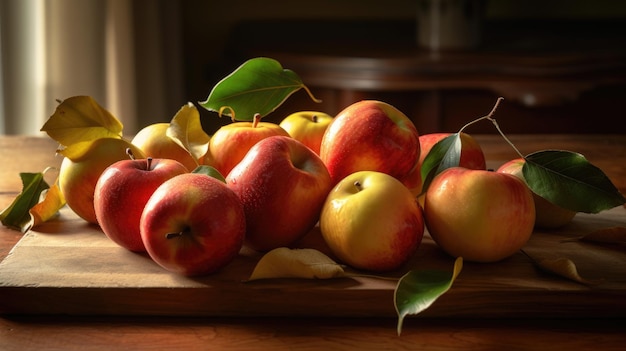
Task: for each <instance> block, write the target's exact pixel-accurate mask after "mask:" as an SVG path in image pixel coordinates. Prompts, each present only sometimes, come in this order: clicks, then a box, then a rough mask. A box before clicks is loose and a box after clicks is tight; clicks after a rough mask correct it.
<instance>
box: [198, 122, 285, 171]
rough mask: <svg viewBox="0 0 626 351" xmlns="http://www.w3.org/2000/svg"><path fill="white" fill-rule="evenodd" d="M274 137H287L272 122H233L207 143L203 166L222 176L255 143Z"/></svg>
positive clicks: (223, 127)
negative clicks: (214, 170)
mask: <svg viewBox="0 0 626 351" xmlns="http://www.w3.org/2000/svg"><path fill="white" fill-rule="evenodd" d="M274 135H282V136H289V134H288V133H287V132H286V131H285V130H284V129H283V128H282V127H280V126H279V125H278V124H276V123H272V122H260V121H259V120H258V119H257V120H255V121H254V122H233V123H230V124H227V125H225V126H222V127H220V128H219V129H218V130H217V131H215V133H214V134H213V136H212V137H211V140H210V142H209V150H208V152H207V154H206V155H205V157H204V164H207V165H210V166H212V167H214V168H215V169H217V170H218V171H219V172H220V173H221V174H222V175H223V176H226V175H228V173H229V172H230V171H231V170H232V169H233V167H235V165H236V164H238V163H239V162H240V161H241V160H242V159H243V158H244V156H245V155H246V153H248V151H249V150H250V148H251V147H252V146H254V144H256V143H257V142H259V141H261V140H263V139H265V138H267V137H270V136H274Z"/></svg>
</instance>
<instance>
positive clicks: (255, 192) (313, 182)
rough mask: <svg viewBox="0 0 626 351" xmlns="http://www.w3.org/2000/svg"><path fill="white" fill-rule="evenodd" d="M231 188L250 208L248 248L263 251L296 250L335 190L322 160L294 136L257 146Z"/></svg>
mask: <svg viewBox="0 0 626 351" xmlns="http://www.w3.org/2000/svg"><path fill="white" fill-rule="evenodd" d="M226 184H227V185H228V187H229V188H230V189H232V190H233V191H234V192H235V194H237V196H238V197H239V199H240V200H241V202H242V203H243V207H244V209H245V213H246V228H247V233H246V245H247V246H249V247H250V248H252V249H255V250H258V251H269V250H272V249H275V248H278V247H283V246H290V245H291V244H293V243H294V242H296V241H297V240H298V239H300V238H301V237H302V236H304V235H305V234H307V233H308V232H309V231H310V230H311V229H312V228H313V227H314V226H315V224H316V223H317V221H318V220H319V215H320V211H321V209H322V205H323V203H324V200H325V199H326V195H327V194H328V192H329V191H330V189H331V187H332V183H331V179H330V175H329V174H328V170H327V169H326V166H325V165H324V163H323V162H322V160H321V159H320V158H319V156H318V155H317V154H315V152H313V150H311V149H309V148H308V147H307V146H305V145H304V144H302V143H301V142H299V141H297V140H295V139H293V138H291V137H288V136H271V137H268V138H265V139H263V140H261V141H259V142H258V143H257V144H255V145H254V146H253V147H252V148H251V149H250V151H249V152H248V153H247V154H246V156H245V157H244V158H243V160H241V162H240V163H238V164H237V165H236V166H235V167H234V168H233V169H232V171H231V172H230V173H229V174H228V176H227V177H226Z"/></svg>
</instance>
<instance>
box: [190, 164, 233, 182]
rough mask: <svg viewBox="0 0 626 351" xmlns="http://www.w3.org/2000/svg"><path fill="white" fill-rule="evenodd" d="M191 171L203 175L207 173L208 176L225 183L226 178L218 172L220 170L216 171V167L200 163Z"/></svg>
mask: <svg viewBox="0 0 626 351" xmlns="http://www.w3.org/2000/svg"><path fill="white" fill-rule="evenodd" d="M191 173H199V174H205V175H208V176H209V177H213V178H215V179H217V180H219V181H221V182H223V183H226V179H225V178H224V176H223V175H222V173H220V171H218V170H217V169H216V168H214V167H212V166H207V165H200V166H198V167H196V169H194V170H193V171H192V172H191Z"/></svg>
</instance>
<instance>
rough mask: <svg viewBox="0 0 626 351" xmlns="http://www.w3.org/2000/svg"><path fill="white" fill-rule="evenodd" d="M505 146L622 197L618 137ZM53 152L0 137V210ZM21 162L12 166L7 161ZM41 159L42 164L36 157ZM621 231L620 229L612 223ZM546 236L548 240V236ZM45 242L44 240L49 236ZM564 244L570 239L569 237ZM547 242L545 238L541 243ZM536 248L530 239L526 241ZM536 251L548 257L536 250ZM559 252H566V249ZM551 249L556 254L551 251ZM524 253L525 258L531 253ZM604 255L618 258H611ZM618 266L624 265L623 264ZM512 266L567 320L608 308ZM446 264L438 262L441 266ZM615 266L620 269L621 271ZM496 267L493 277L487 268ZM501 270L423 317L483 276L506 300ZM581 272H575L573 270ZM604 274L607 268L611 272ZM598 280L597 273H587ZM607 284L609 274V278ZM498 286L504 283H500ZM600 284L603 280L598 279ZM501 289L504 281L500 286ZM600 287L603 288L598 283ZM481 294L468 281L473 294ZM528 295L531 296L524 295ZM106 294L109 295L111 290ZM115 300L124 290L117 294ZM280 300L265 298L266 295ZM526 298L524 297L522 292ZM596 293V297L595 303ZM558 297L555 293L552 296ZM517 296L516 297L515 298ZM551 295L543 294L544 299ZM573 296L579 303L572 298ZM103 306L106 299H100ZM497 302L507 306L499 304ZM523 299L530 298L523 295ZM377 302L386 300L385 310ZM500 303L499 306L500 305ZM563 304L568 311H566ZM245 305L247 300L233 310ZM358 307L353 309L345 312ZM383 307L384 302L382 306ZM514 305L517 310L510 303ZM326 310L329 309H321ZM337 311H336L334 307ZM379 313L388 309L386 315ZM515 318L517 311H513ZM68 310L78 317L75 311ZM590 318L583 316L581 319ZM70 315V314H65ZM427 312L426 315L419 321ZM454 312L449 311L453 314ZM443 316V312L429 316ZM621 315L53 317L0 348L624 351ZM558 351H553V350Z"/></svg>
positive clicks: (508, 152) (1, 246)
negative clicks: (581, 164) (600, 176)
mask: <svg viewBox="0 0 626 351" xmlns="http://www.w3.org/2000/svg"><path fill="white" fill-rule="evenodd" d="M476 137H477V138H478V139H479V141H480V143H481V145H482V146H483V149H484V151H485V154H486V156H487V159H488V162H489V163H490V165H491V166H492V167H495V166H497V165H499V164H500V163H502V162H504V161H505V160H507V159H509V158H511V157H515V156H516V154H515V152H514V151H513V150H512V149H511V148H510V146H509V145H507V144H506V143H504V142H503V140H502V139H501V138H500V137H499V136H493V135H492V136H482V135H480V136H476ZM509 137H510V138H511V140H512V141H513V142H514V143H515V144H516V145H517V146H518V147H519V148H520V149H521V150H522V152H524V153H528V152H532V151H536V150H539V149H542V148H562V149H569V150H574V151H579V152H582V153H583V154H585V155H586V156H587V157H588V159H590V160H591V161H592V162H594V163H596V164H597V165H598V166H599V167H600V168H602V169H603V170H604V171H605V172H606V173H607V174H608V175H609V177H610V178H611V179H612V180H613V181H614V182H615V184H616V185H617V186H618V188H619V189H621V190H622V191H623V192H624V190H625V189H626V167H624V165H625V164H626V136H624V135H585V136H579V135H548V136H546V135H534V136H533V135H511V136H509ZM55 148H56V145H55V143H54V142H53V141H51V140H49V139H47V138H37V137H24V136H20V137H7V136H1V137H0V204H1V205H2V208H4V206H5V205H6V204H8V203H10V201H11V200H12V198H13V197H14V196H15V195H16V194H17V193H18V192H19V189H20V187H21V185H20V181H19V177H18V175H17V172H22V171H27V170H30V171H34V172H37V171H40V170H41V169H42V167H45V166H48V165H49V164H50V163H51V162H50V161H59V159H58V158H56V157H54V156H53V155H52V156H51V154H50V150H54V149H55ZM18 149H19V150H20V152H19V154H20V155H29V157H23V158H19V157H16V156H15V154H16V152H17V150H18ZM42 155H43V156H42ZM620 220H621V221H623V219H620ZM547 234H549V233H547ZM48 235H52V234H48ZM569 235H571V234H569ZM547 237H548V238H549V236H547ZM20 238H22V235H21V234H20V233H18V232H15V231H11V230H8V229H6V228H4V227H0V259H4V258H5V256H6V255H7V254H8V252H9V250H11V249H12V247H13V245H15V243H16V242H17V241H18V240H19V239H20ZM535 238H537V236H535ZM537 244H539V246H538V249H543V250H548V251H550V250H549V247H545V246H544V245H543V244H542V243H541V241H537ZM571 244H572V243H568V244H567V245H571ZM559 246H560V245H559ZM531 252H532V251H531ZM613 254H616V255H623V253H622V252H621V251H615V250H613ZM622 259H623V258H622ZM514 261H517V262H523V265H524V267H525V268H524V269H525V270H527V271H528V272H529V273H531V274H533V275H535V276H536V277H540V279H539V278H538V279H539V280H540V281H542V282H545V281H549V282H552V284H555V282H559V283H556V284H558V285H566V286H567V287H568V289H576V291H578V292H573V293H568V294H569V297H567V298H566V299H565V300H563V301H561V299H559V298H558V297H555V300H556V301H555V303H556V306H558V308H565V309H566V310H567V311H569V312H568V313H573V312H575V311H578V312H580V315H588V314H590V313H595V312H594V311H593V307H590V308H588V309H587V310H585V308H584V307H582V306H579V305H577V304H576V303H572V299H574V300H577V301H582V302H584V303H588V304H593V303H599V304H600V305H603V304H605V305H610V304H611V303H612V301H613V300H610V301H605V300H604V297H603V296H602V295H603V294H607V293H608V292H607V291H609V290H610V289H609V288H607V287H606V285H605V286H604V287H602V286H599V287H585V286H581V285H579V284H575V283H570V282H566V281H560V280H558V279H555V277H553V276H550V275H549V274H546V273H543V272H541V271H539V270H536V269H535V268H534V267H530V266H528V265H527V264H528V261H527V259H526V258H525V257H524V256H520V255H516V256H515V257H514ZM444 262H445V263H446V264H447V261H444ZM621 265H622V266H623V261H622V263H621ZM498 266H499V267H501V271H500V272H498V269H496V268H495V267H498ZM505 267H507V266H506V265H502V266H500V265H491V268H490V269H491V270H493V271H489V270H485V265H472V264H467V263H466V265H465V267H464V270H463V272H462V274H461V275H460V277H459V281H458V282H457V284H455V285H454V289H453V290H452V291H450V292H449V296H448V294H446V295H444V296H443V297H442V298H441V299H440V300H438V302H437V303H436V304H435V305H434V306H433V307H432V310H431V311H430V312H431V313H433V311H437V310H435V309H436V308H443V306H444V305H448V306H450V304H451V303H452V302H451V301H449V300H448V301H446V299H448V298H451V299H452V300H454V298H453V296H456V298H458V297H459V295H452V294H459V293H464V291H460V289H458V288H459V287H460V286H461V284H460V283H461V282H463V281H464V280H465V283H464V284H469V283H468V279H467V278H468V276H469V275H470V274H468V273H469V272H473V273H472V274H473V275H474V276H479V277H480V279H482V280H484V281H488V280H489V274H491V273H494V272H495V273H497V276H498V277H500V278H499V279H498V282H499V283H498V285H499V286H500V287H499V288H498V289H497V291H498V294H499V295H503V294H505V292H503V289H504V288H503V287H506V286H507V285H509V286H510V284H511V283H510V280H512V279H511V276H510V275H509V276H508V278H507V274H508V271H507V269H508V268H505ZM581 267H582V266H581ZM585 267H586V268H584V269H583V268H581V270H582V272H581V274H584V275H588V271H594V270H596V269H597V270H599V271H601V269H600V266H598V267H589V266H585ZM610 269H612V268H610ZM596 272H597V271H596ZM611 274H614V273H611ZM502 277H504V278H502ZM605 277H607V276H605ZM507 279H508V281H507ZM605 283H606V281H605ZM477 284H480V281H477V282H476V283H475V284H474V286H473V287H472V286H471V285H470V286H469V287H467V288H469V289H471V288H476V286H475V285H477ZM531 288H532V287H531ZM110 290H113V289H110ZM122 290H124V289H122ZM275 291H280V290H279V289H278V288H276V289H273V290H272V293H274V292H275ZM524 291H526V290H524ZM598 291H599V293H598ZM557 292H558V293H557V295H559V294H562V293H563V290H558V291H557ZM522 293H523V292H517V298H519V297H520V295H522ZM547 293H548V294H552V293H553V292H552V291H547ZM579 293H580V294H581V295H580V296H578V297H575V298H574V296H575V295H576V294H579ZM3 294H4V291H2V292H0V301H1V300H3V299H4V295H3ZM615 294H616V295H617V297H616V298H617V299H622V300H623V296H624V294H623V292H621V291H619V290H617V292H616V293H615ZM465 296H466V297H467V299H466V300H465V301H462V302H461V303H462V304H463V305H465V306H470V307H471V306H472V305H473V304H474V303H477V304H479V305H480V304H485V303H488V302H492V303H493V302H495V303H496V304H500V307H499V310H506V309H507V308H510V307H509V306H506V304H505V303H504V302H501V303H499V302H497V301H494V300H493V299H494V298H497V296H494V295H490V294H486V295H478V296H475V295H472V296H470V295H465ZM100 297H101V298H103V299H106V298H108V297H107V296H100ZM385 298H386V297H385ZM505 298H506V297H505ZM528 298H529V299H533V298H535V296H533V295H530V296H529V297H528ZM63 299H64V297H63V295H62V294H59V295H55V297H49V298H47V300H46V301H47V302H48V303H50V304H52V305H54V304H57V303H61V304H65V305H70V304H71V303H72V302H71V301H65V300H63ZM384 301H386V300H384ZM384 301H383V300H378V301H375V302H373V303H372V306H376V305H379V304H383V302H384ZM505 301H506V300H505ZM567 301H570V303H567ZM239 302H240V303H241V304H247V303H248V302H247V301H246V300H243V301H239ZM354 303H357V304H358V303H361V302H358V301H357V302H354ZM384 303H386V302H384ZM518 303H519V300H518ZM329 304H331V302H329ZM524 306H529V307H530V308H531V309H534V310H536V309H539V308H540V307H545V308H547V309H548V310H549V309H550V308H555V307H553V306H552V305H551V304H545V305H541V306H536V305H533V304H526V305H524ZM336 308H341V305H339V304H337V306H336ZM385 308H387V307H385ZM518 308H519V307H518ZM74 309H77V308H74ZM590 310H591V311H590ZM614 310H615V312H614V314H617V315H620V314H623V313H624V311H625V310H626V309H625V308H624V306H623V302H620V301H618V303H617V304H615V305H614ZM70 312H72V310H70ZM427 312H428V311H427ZM452 312H454V311H452ZM437 313H441V314H443V313H444V311H442V310H438V311H437ZM623 319H624V317H623V315H620V316H619V317H616V318H583V317H576V318H572V317H567V318H558V319H554V318H545V317H544V316H543V315H542V316H539V317H528V318H508V317H502V318H497V319H491V318H454V317H442V318H434V317H432V316H431V317H428V316H427V315H418V316H416V317H415V318H409V319H408V320H406V321H405V323H404V327H403V333H402V335H401V336H400V337H398V336H397V335H396V330H395V327H396V326H395V323H396V320H395V318H381V317H373V318H367V317H356V318H347V317H344V318H337V317H334V316H330V317H329V316H297V315H295V316H291V317H263V318H254V317H226V316H220V317H201V316H197V317H191V318H190V317H180V316H179V317H172V316H153V315H150V316H128V315H121V316H102V315H100V316H95V315H90V316H76V315H68V314H66V313H65V312H63V314H54V315H32V314H28V315H7V314H3V315H2V316H1V317H0V345H1V346H0V348H1V349H2V350H7V351H13V350H15V351H22V350H31V349H37V350H110V349H124V350H166V349H190V350H207V349H210V350H222V349H224V350H226V349H227V350H229V351H233V350H256V349H262V350H276V351H282V350H319V349H322V350H354V349H360V350H382V349H395V350H415V349H428V350H452V349H460V350H481V351H482V350H502V349H514V350H554V348H555V347H559V348H562V349H567V350H591V349H601V350H607V351H612V350H623V348H624V344H626V326H624V325H623V323H621V322H622V321H623ZM557 345H558V346H557Z"/></svg>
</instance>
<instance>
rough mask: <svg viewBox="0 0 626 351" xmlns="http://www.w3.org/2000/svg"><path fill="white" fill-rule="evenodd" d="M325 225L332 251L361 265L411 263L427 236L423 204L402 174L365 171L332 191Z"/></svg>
mask: <svg viewBox="0 0 626 351" xmlns="http://www.w3.org/2000/svg"><path fill="white" fill-rule="evenodd" d="M320 230H321V233H322V236H323V238H324V240H325V242H326V244H328V247H329V248H330V249H331V251H332V253H333V254H334V255H335V256H337V257H338V258H339V259H340V260H341V261H343V262H345V263H346V264H348V265H350V266H352V267H353V268H357V269H365V270H369V271H377V272H383V271H391V270H395V269H398V268H400V267H401V266H402V265H403V264H405V263H406V262H407V261H408V260H409V259H410V258H411V256H412V255H413V254H414V253H415V251H416V250H417V248H418V247H419V245H420V243H421V241H422V237H423V235H424V218H423V213H422V208H421V207H420V206H419V205H418V204H417V201H416V199H415V196H414V195H413V194H411V191H410V190H409V189H407V188H406V187H405V186H404V185H403V184H402V183H401V182H400V181H399V180H397V179H396V178H394V177H392V176H390V175H388V174H385V173H381V172H373V171H360V172H356V173H353V174H350V175H349V176H347V177H345V178H344V179H342V180H341V181H340V182H339V183H338V184H337V185H336V186H335V187H334V188H333V190H332V191H331V192H330V193H329V194H328V197H327V199H326V202H325V204H324V207H323V209H322V214H321V216H320Z"/></svg>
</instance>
